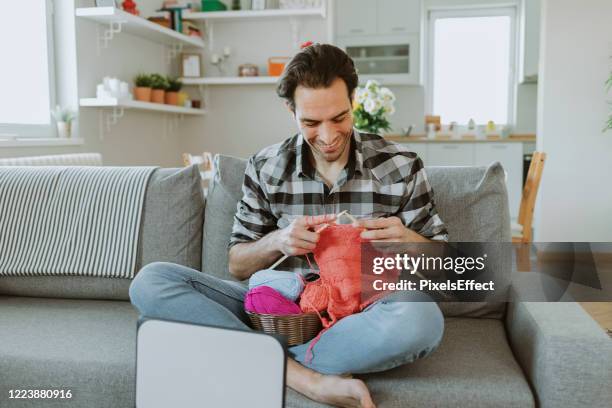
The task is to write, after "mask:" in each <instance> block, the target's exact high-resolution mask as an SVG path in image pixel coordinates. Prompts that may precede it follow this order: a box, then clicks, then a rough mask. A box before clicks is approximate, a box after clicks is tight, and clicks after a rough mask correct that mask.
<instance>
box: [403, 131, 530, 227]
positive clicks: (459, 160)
mask: <svg viewBox="0 0 612 408" xmlns="http://www.w3.org/2000/svg"><path fill="white" fill-rule="evenodd" d="M403 145H404V146H406V147H407V148H408V149H409V150H411V151H413V152H415V153H417V154H418V155H419V157H421V159H422V160H423V163H424V164H425V166H489V165H490V164H491V163H493V162H500V163H501V165H502V167H503V168H504V171H505V172H506V189H507V191H508V205H509V206H510V216H511V217H512V218H517V217H518V210H519V205H520V201H521V195H522V193H523V153H524V151H523V150H524V149H525V146H527V145H530V144H524V143H517V142H506V143H504V142H472V143H471V142H448V143H444V142H420V143H403ZM524 145H525V146H524Z"/></svg>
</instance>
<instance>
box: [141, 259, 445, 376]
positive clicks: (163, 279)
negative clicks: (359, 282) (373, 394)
mask: <svg viewBox="0 0 612 408" xmlns="http://www.w3.org/2000/svg"><path fill="white" fill-rule="evenodd" d="M247 290H248V288H247V287H245V286H244V285H242V284H240V283H238V282H233V281H228V280H223V279H220V278H217V277H214V276H212V275H209V274H205V273H202V272H199V271H196V270H193V269H190V268H187V267H185V266H181V265H176V264H171V263H165V262H156V263H152V264H149V265H147V266H145V267H144V268H143V269H142V270H141V271H140V272H139V273H138V274H137V275H136V277H135V278H134V280H133V281H132V284H131V285H130V300H131V302H132V304H133V305H134V306H135V307H136V308H137V309H138V311H139V312H140V314H141V316H140V320H142V319H144V318H145V317H150V318H161V319H169V320H180V321H185V322H192V323H199V324H204V325H215V326H222V327H228V328H234V329H243V330H251V329H250V327H249V318H248V316H247V314H246V313H245V312H244V304H243V301H244V296H245V294H246V292H247ZM398 300H399V301H398ZM443 332H444V318H443V316H442V312H441V311H440V308H439V307H438V305H437V304H436V303H435V302H434V301H433V300H432V299H431V298H430V297H429V296H428V295H426V294H424V293H422V292H396V293H394V294H393V295H390V296H387V297H385V298H383V299H380V300H379V301H377V302H375V303H373V304H371V305H369V306H368V307H367V308H366V309H364V310H363V311H362V312H361V313H357V314H354V315H351V316H348V317H345V318H344V319H341V320H340V321H338V322H337V323H336V324H335V325H333V326H332V327H331V328H330V329H329V330H327V331H326V332H325V333H323V335H322V336H321V337H320V339H319V341H318V342H317V343H316V344H315V346H314V347H313V349H312V353H313V357H312V360H311V361H310V362H309V363H306V361H305V360H306V350H307V349H308V346H309V344H310V343H305V344H302V345H299V346H293V347H289V354H290V355H291V357H292V358H294V359H295V360H296V361H298V362H299V363H300V364H302V365H304V366H306V367H309V368H311V369H313V370H315V371H318V372H320V373H323V374H346V373H352V374H362V373H371V372H378V371H384V370H388V369H390V368H393V367H397V366H399V365H402V364H407V363H411V362H413V361H415V360H417V359H419V358H423V357H426V356H428V355H429V354H431V353H432V352H433V351H434V350H435V349H436V348H437V347H438V345H439V344H440V341H441V340H442V334H443Z"/></svg>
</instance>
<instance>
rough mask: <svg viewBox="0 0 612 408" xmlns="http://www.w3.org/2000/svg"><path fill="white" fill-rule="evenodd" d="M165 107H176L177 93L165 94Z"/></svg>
mask: <svg viewBox="0 0 612 408" xmlns="http://www.w3.org/2000/svg"><path fill="white" fill-rule="evenodd" d="M166 105H178V92H166Z"/></svg>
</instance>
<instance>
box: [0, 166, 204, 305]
mask: <svg viewBox="0 0 612 408" xmlns="http://www.w3.org/2000/svg"><path fill="white" fill-rule="evenodd" d="M203 217H204V198H203V194H202V188H201V178H200V173H199V171H198V169H197V167H196V166H191V167H187V168H182V169H157V170H156V171H155V172H154V173H153V174H152V175H151V178H150V179H149V183H148V185H147V191H146V195H145V201H144V207H143V213H142V219H141V229H140V238H139V240H138V255H137V259H136V271H139V270H140V269H141V268H142V267H143V266H144V265H146V264H149V263H151V262H156V261H165V262H173V263H178V264H181V265H185V266H189V267H191V268H194V269H197V270H200V268H201V261H202V258H201V250H202V249H201V248H202V223H203V219H204V218H203ZM130 283H131V279H119V278H114V279H110V278H96V277H84V276H78V277H77V276H27V277H21V276H3V277H0V294H5V295H18V296H38V297H59V298H81V299H115V300H129V294H128V291H129V286H130Z"/></svg>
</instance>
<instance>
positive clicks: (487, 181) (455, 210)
mask: <svg viewBox="0 0 612 408" xmlns="http://www.w3.org/2000/svg"><path fill="white" fill-rule="evenodd" d="M245 168H246V160H244V159H241V158H237V157H232V156H225V155H217V156H216V157H215V169H216V173H215V176H214V179H213V182H212V184H211V186H210V187H209V192H208V196H207V202H206V210H205V220H206V221H205V223H204V240H203V251H202V268H203V271H204V272H207V273H210V274H212V275H215V276H218V277H221V278H223V279H232V277H231V276H230V274H229V270H228V259H227V253H228V251H227V244H228V242H229V237H230V233H231V230H232V224H233V218H234V214H235V213H236V208H237V203H238V201H239V200H240V199H241V197H242V191H241V187H242V182H243V179H244V171H245ZM426 172H427V176H428V178H429V181H430V183H431V185H432V188H433V190H434V200H435V202H436V206H437V208H438V212H439V214H440V217H441V218H442V220H443V221H444V222H445V223H446V225H447V228H448V232H449V240H450V241H451V242H509V241H510V239H511V235H510V215H509V207H508V197H507V192H506V187H505V181H504V177H505V176H504V171H503V168H502V166H501V165H500V164H499V163H494V164H492V165H490V166H489V167H426ZM498 272H499V273H500V274H502V275H503V276H504V277H507V282H500V283H506V284H509V271H501V270H500V271H498ZM440 307H441V309H442V310H443V312H444V314H445V315H446V316H471V317H492V318H501V317H502V316H503V313H504V311H505V304H503V303H484V302H477V303H458V302H453V303H450V302H444V303H443V304H442V303H441V304H440Z"/></svg>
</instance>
